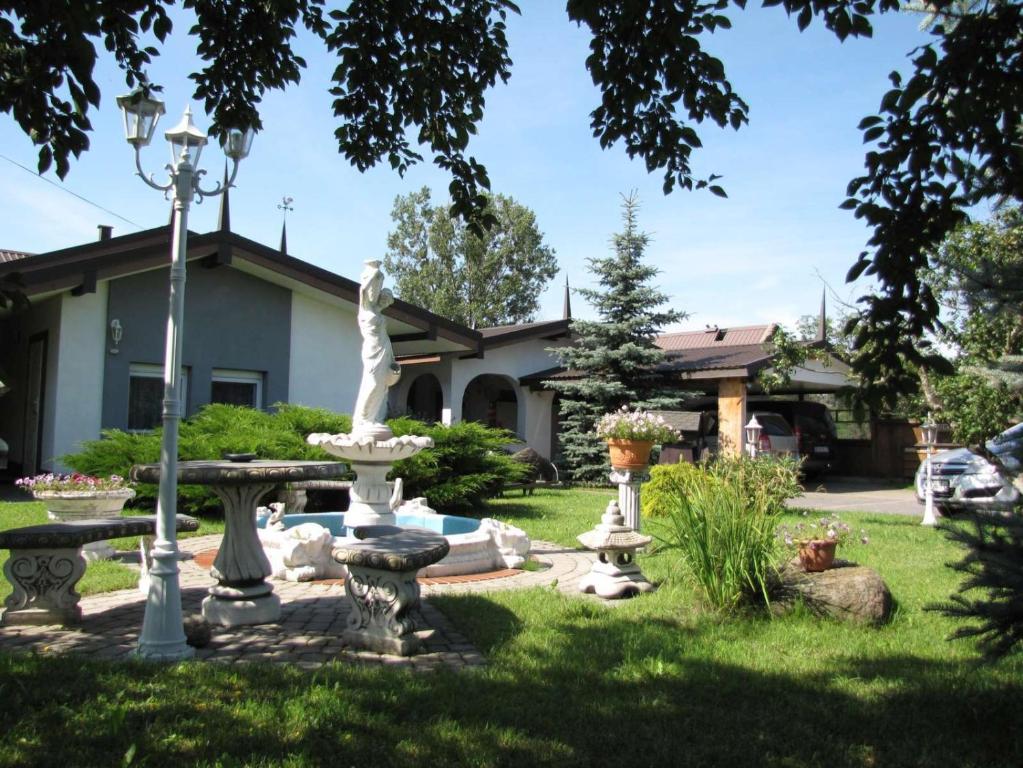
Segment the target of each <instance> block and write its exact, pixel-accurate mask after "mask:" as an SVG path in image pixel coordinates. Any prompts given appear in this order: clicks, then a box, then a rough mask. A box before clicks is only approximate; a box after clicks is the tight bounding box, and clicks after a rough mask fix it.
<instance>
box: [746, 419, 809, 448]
mask: <svg viewBox="0 0 1023 768" xmlns="http://www.w3.org/2000/svg"><path fill="white" fill-rule="evenodd" d="M750 417H751V418H753V417H755V418H756V420H757V423H758V424H760V440H759V441H758V444H757V453H760V454H762V453H770V454H772V455H774V456H798V455H799V439H798V438H797V437H796V433H795V431H794V430H793V429H792V427H791V426H789V423H788V422H787V421H785V418H784V417H783V416H781V415H780V414H777V413H769V412H768V411H753V413H751V414H750Z"/></svg>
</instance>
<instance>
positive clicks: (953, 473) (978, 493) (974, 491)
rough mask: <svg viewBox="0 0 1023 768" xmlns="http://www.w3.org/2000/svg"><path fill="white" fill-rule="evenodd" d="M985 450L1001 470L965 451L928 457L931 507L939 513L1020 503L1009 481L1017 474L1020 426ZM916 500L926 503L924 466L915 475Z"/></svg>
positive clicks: (1022, 446) (1022, 441)
mask: <svg viewBox="0 0 1023 768" xmlns="http://www.w3.org/2000/svg"><path fill="white" fill-rule="evenodd" d="M987 449H988V451H990V452H991V453H992V454H994V455H995V456H996V457H997V458H998V460H999V461H1000V462H1001V463H1002V465H1003V466H1004V468H1005V469H1004V470H1003V469H1001V468H999V467H998V466H997V465H995V464H994V463H993V462H991V461H988V459H986V458H985V457H984V456H982V455H980V454H979V453H976V452H974V451H971V450H970V449H969V448H954V449H952V450H949V451H939V452H938V453H935V454H933V455H932V456H931V489H932V492H933V493H934V503H935V505H936V506H937V507H938V509H939V510H941V511H946V512H955V511H962V510H969V511H978V510H985V509H989V510H996V511H1007V510H1011V509H1013V508H1014V507H1015V506H1016V505H1017V504H1018V503H1019V501H1020V492H1019V489H1018V488H1017V487H1016V486H1015V485H1014V484H1013V477H1012V475H1015V474H1016V473H1018V472H1019V471H1020V458H1021V457H1023V423H1021V424H1017V425H1015V426H1013V427H1009V429H1007V430H1005V431H1004V432H1002V433H1001V434H1000V435H998V436H997V437H994V438H992V439H991V440H989V441H988V442H987ZM915 485H916V498H917V500H918V501H919V502H920V503H924V502H925V501H926V488H927V462H926V461H923V462H921V463H920V467H919V468H918V469H917V471H916V480H915Z"/></svg>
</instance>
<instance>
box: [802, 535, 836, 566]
mask: <svg viewBox="0 0 1023 768" xmlns="http://www.w3.org/2000/svg"><path fill="white" fill-rule="evenodd" d="M837 546H838V542H837V541H834V540H832V539H811V540H810V541H804V542H803V543H801V544H800V545H799V562H800V563H801V564H802V566H803V570H804V571H810V572H811V573H818V572H820V571H826V570H828V568H830V567H831V564H832V563H833V562H835V547H837Z"/></svg>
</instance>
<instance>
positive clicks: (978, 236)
mask: <svg viewBox="0 0 1023 768" xmlns="http://www.w3.org/2000/svg"><path fill="white" fill-rule="evenodd" d="M1020 278H1023V211H1021V210H1020V208H1019V207H1018V206H1009V207H1005V208H1003V209H1001V210H1000V211H998V212H997V213H996V214H995V215H994V216H993V217H992V219H991V220H990V221H985V222H973V223H970V224H965V225H963V226H961V227H959V228H958V229H956V230H955V231H954V232H953V233H952V234H951V235H949V236H948V237H947V238H946V239H945V241H944V242H943V243H942V244H941V245H940V246H939V247H938V249H937V250H936V251H935V252H934V253H933V254H932V255H931V258H930V263H929V266H928V267H927V268H926V269H925V270H922V273H921V282H922V283H923V284H924V285H926V286H928V287H929V288H930V290H931V291H932V293H933V294H934V296H935V297H936V299H937V301H938V302H939V304H940V305H941V307H942V308H943V310H944V321H943V323H942V324H941V326H940V328H939V330H938V338H939V339H940V340H941V341H942V342H943V344H944V346H946V347H947V348H950V349H952V350H953V351H954V353H953V363H954V366H955V369H954V372H953V373H952V374H951V375H942V374H941V373H940V372H933V371H930V370H928V369H927V368H926V367H925V368H923V369H922V371H921V374H922V381H923V384H924V387H923V388H924V393H925V397H926V399H927V405H928V407H929V408H930V409H933V410H935V411H937V412H938V414H939V416H940V417H941V418H942V419H943V420H945V421H948V422H949V423H950V424H951V425H952V427H953V434H954V437H955V439H956V440H959V441H962V442H965V443H968V444H971V445H983V443H984V441H985V440H987V439H988V438H989V437H991V436H993V435H995V434H997V433H998V432H1001V431H1002V430H1003V429H1005V428H1006V427H1007V426H1008V425H1009V424H1010V423H1011V420H1012V419H1013V418H1014V417H1018V416H1019V415H1020V413H1021V412H1023V377H1020V376H1019V375H1017V374H1014V372H1013V370H1014V368H1016V367H1018V363H1019V361H1020V360H1023V357H1021V356H1023V309H1021V306H1023V305H1021V304H1020V299H1021V298H1023V295H1021V291H1023V289H1021V288H1020V283H1019V282H1018V280H1019V279H1020Z"/></svg>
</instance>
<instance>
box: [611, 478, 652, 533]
mask: <svg viewBox="0 0 1023 768" xmlns="http://www.w3.org/2000/svg"><path fill="white" fill-rule="evenodd" d="M609 477H610V479H611V482H612V483H617V484H618V507H619V509H621V511H622V515H623V516H624V518H625V525H627V526H629V528H631V529H632V530H634V531H636V533H639V530H640V505H639V487H640V486H641V485H642V484H643V483H645V482H646V481H647V480H649V479H650V474H649V473H648V472H647V471H646V470H640V471H636V470H632V469H618V468H612V470H611V474H610V475H609Z"/></svg>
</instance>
